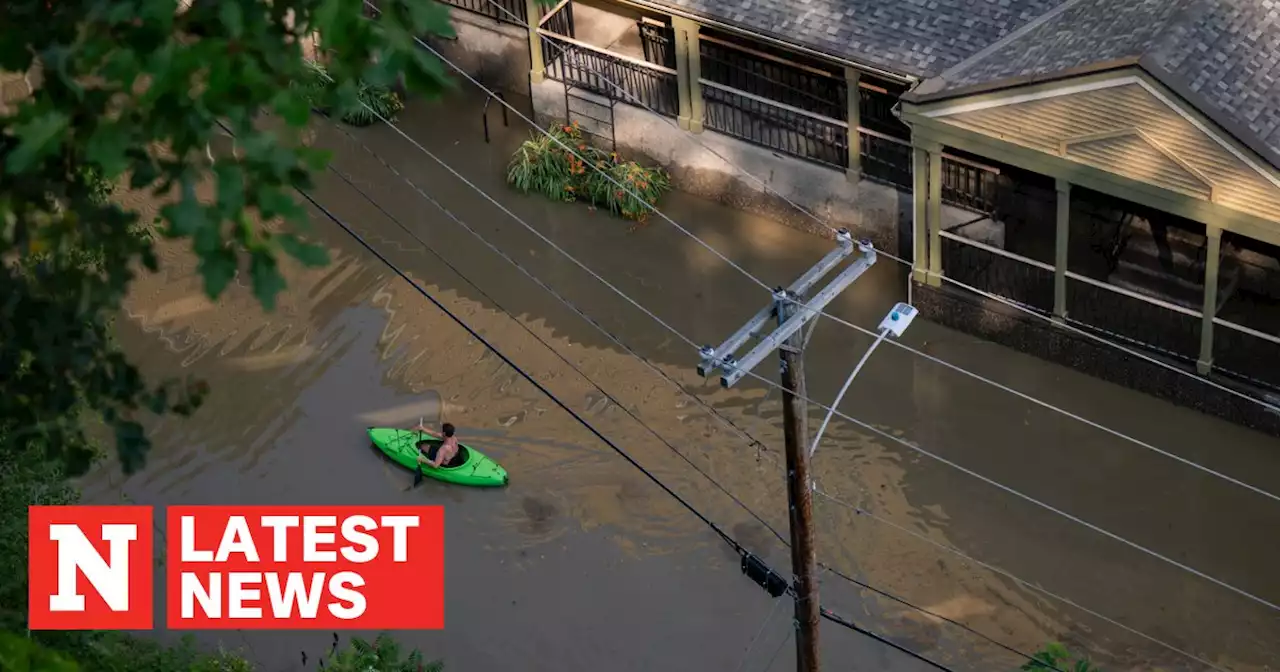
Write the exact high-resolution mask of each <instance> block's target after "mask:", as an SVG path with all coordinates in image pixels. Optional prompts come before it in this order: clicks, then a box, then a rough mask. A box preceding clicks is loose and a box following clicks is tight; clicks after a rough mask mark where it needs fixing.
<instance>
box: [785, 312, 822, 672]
mask: <svg viewBox="0 0 1280 672" xmlns="http://www.w3.org/2000/svg"><path fill="white" fill-rule="evenodd" d="M794 310H796V308H795V306H794V304H790V303H779V304H778V317H777V319H778V325H779V326H781V325H782V323H783V322H785V321H786V320H787V318H788V317H790V315H791V314H792V312H793V311H794ZM803 345H804V335H803V331H798V332H796V333H795V335H793V336H792V337H791V338H790V339H788V340H787V342H786V343H785V344H784V345H783V346H782V347H780V348H778V355H779V357H780V358H781V360H782V362H781V363H782V372H781V374H782V375H781V377H782V381H781V382H782V390H783V392H782V428H783V438H784V440H785V442H786V450H787V502H788V504H789V506H790V509H791V511H790V513H791V516H790V518H791V572H792V573H793V574H795V577H796V582H795V588H796V609H795V621H796V670H797V671H798V672H818V669H819V668H820V662H821V661H820V658H819V650H818V632H819V628H820V627H821V619H822V605H821V603H820V602H819V601H818V583H817V572H818V558H817V548H816V547H815V543H814V531H813V490H812V488H811V485H810V483H811V482H812V481H811V479H810V477H809V454H808V447H807V446H806V445H805V443H806V441H805V440H806V438H807V437H808V436H809V431H808V425H809V422H808V420H809V414H808V413H806V412H805V402H804V398H805V397H806V396H808V395H806V394H805V383H804V355H803V352H802V347H803Z"/></svg>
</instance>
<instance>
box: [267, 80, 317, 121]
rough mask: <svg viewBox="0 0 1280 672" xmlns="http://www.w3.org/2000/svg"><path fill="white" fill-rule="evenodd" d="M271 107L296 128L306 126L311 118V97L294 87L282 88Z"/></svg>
mask: <svg viewBox="0 0 1280 672" xmlns="http://www.w3.org/2000/svg"><path fill="white" fill-rule="evenodd" d="M271 107H272V109H274V110H275V112H276V114H278V115H280V117H281V118H282V119H284V122H285V123H286V124H289V125H290V126H293V127H294V128H301V127H303V126H306V125H307V121H308V120H309V119H311V99H310V98H308V97H307V96H306V94H304V93H300V92H298V91H297V90H296V89H293V88H290V89H281V90H280V92H279V93H277V94H276V96H275V98H273V99H272V104H271Z"/></svg>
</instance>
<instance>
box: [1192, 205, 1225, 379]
mask: <svg viewBox="0 0 1280 672" xmlns="http://www.w3.org/2000/svg"><path fill="white" fill-rule="evenodd" d="M1205 237H1206V240H1205V257H1204V307H1203V310H1204V316H1203V321H1202V322H1201V323H1200V359H1199V360H1197V361H1196V371H1199V372H1200V375H1207V374H1208V373H1209V372H1210V371H1212V370H1213V318H1214V317H1216V316H1217V315H1218V264H1219V262H1220V261H1221V258H1222V229H1220V228H1218V227H1216V226H1206V227H1205Z"/></svg>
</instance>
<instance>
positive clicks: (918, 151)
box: [911, 147, 929, 282]
mask: <svg viewBox="0 0 1280 672" xmlns="http://www.w3.org/2000/svg"><path fill="white" fill-rule="evenodd" d="M911 181H912V187H911V206H912V207H911V215H912V222H911V226H912V237H913V238H914V239H915V240H914V241H912V242H914V243H915V258H914V259H913V260H912V261H913V263H912V265H911V269H912V270H911V276H912V279H914V280H915V281H916V282H924V281H925V275H926V274H927V272H928V270H929V209H928V203H929V152H928V151H927V150H925V149H924V148H923V147H912V148H911Z"/></svg>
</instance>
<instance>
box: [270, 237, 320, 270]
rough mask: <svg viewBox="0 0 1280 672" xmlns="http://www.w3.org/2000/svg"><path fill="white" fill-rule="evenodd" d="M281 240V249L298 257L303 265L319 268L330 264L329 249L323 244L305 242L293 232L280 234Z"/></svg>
mask: <svg viewBox="0 0 1280 672" xmlns="http://www.w3.org/2000/svg"><path fill="white" fill-rule="evenodd" d="M279 240H280V249H282V250H284V252H285V254H288V255H289V256H291V257H293V258H294V259H297V260H298V261H299V262H300V263H301V264H302V265H303V266H307V267H309V268H317V267H320V266H327V265H329V250H328V249H326V248H325V247H324V246H323V245H316V244H314V243H306V242H303V241H302V240H301V239H299V238H298V237H297V236H295V235H293V234H291V233H287V234H285V235H283V236H280V238H279Z"/></svg>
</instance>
